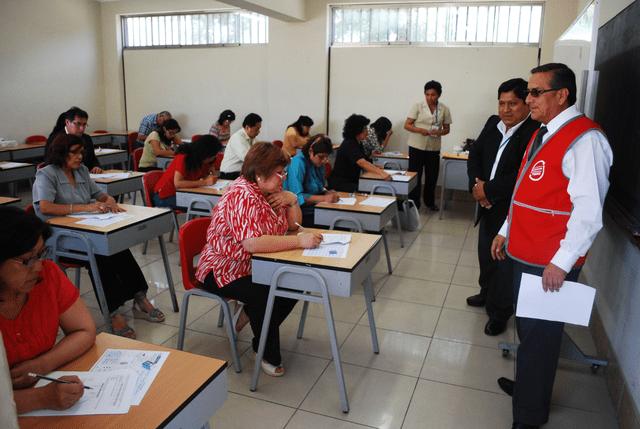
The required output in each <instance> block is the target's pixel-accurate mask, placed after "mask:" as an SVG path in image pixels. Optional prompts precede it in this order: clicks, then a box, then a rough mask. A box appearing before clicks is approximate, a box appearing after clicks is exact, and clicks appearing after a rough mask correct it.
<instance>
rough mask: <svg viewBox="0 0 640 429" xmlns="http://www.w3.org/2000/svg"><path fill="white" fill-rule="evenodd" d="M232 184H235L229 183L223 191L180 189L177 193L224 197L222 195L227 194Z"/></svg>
mask: <svg viewBox="0 0 640 429" xmlns="http://www.w3.org/2000/svg"><path fill="white" fill-rule="evenodd" d="M231 183H233V182H229V184H228V185H226V186H225V187H224V188H222V189H213V188H178V189H176V192H186V193H188V194H200V195H216V196H220V195H222V194H224V193H225V192H226V190H227V188H228V187H229V185H231Z"/></svg>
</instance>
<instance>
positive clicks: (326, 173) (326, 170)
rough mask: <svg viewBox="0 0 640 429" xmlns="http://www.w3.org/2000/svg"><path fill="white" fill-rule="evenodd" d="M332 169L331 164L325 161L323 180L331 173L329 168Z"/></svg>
mask: <svg viewBox="0 0 640 429" xmlns="http://www.w3.org/2000/svg"><path fill="white" fill-rule="evenodd" d="M332 169H333V167H332V166H331V163H330V162H325V163H324V178H325V180H326V179H328V178H329V176H330V175H331V170H332Z"/></svg>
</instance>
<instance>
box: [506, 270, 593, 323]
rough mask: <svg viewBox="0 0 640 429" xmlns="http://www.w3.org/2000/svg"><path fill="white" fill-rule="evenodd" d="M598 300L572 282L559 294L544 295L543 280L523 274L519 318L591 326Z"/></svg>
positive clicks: (588, 290)
mask: <svg viewBox="0 0 640 429" xmlns="http://www.w3.org/2000/svg"><path fill="white" fill-rule="evenodd" d="M595 296H596V290H595V289H594V288H592V287H589V286H586V285H583V284H580V283H576V282H569V281H565V282H564V283H562V287H561V288H560V291H559V292H545V291H544V289H542V277H539V276H534V275H533V274H527V273H524V274H522V280H521V282H520V293H519V294H518V306H517V308H516V316H518V317H529V318H533V319H542V320H550V321H555V322H565V323H571V324H574V325H581V326H589V318H590V317H591V309H592V308H593V301H594V299H595Z"/></svg>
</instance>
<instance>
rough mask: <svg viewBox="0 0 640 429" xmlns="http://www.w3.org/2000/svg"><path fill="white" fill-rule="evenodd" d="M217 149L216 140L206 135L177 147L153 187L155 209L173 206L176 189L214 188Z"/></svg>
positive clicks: (174, 204) (218, 142)
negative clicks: (169, 162)
mask: <svg viewBox="0 0 640 429" xmlns="http://www.w3.org/2000/svg"><path fill="white" fill-rule="evenodd" d="M221 148H222V145H221V144H220V141H219V140H218V139H217V138H216V137H214V136H212V135H210V134H207V135H204V136H202V137H200V138H199V139H198V140H196V141H194V142H193V143H190V144H185V145H182V146H180V147H179V148H178V151H177V154H176V157H175V158H173V161H171V164H169V167H167V170H166V171H165V172H164V174H163V175H162V178H161V179H160V180H159V181H158V183H156V186H155V188H154V194H153V201H154V202H155V204H156V207H175V206H176V189H179V188H200V187H202V186H211V185H215V183H216V182H217V181H218V176H214V174H213V173H214V172H215V169H214V167H213V163H214V162H215V160H216V155H217V154H218V152H220V149H221Z"/></svg>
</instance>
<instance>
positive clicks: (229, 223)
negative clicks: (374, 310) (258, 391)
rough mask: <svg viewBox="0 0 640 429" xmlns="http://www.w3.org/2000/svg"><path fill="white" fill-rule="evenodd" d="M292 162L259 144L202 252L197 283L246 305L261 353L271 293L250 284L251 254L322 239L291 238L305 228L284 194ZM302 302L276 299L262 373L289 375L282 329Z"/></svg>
mask: <svg viewBox="0 0 640 429" xmlns="http://www.w3.org/2000/svg"><path fill="white" fill-rule="evenodd" d="M287 165H289V156H288V155H287V154H286V153H284V152H283V151H282V149H280V148H279V147H277V146H274V145H272V144H271V143H256V144H254V145H253V146H252V147H251V149H249V152H247V155H246V157H245V159H244V163H243V164H242V171H241V173H240V177H239V178H238V179H236V181H235V182H233V183H232V184H231V185H229V188H227V191H226V192H225V193H224V195H222V197H221V198H220V200H219V201H218V204H217V205H216V206H215V207H214V209H213V212H212V213H211V225H210V226H209V229H208V230H207V244H206V245H205V246H204V248H203V249H202V253H201V254H200V260H199V262H198V269H197V271H196V278H197V279H198V280H199V281H200V282H201V283H202V286H203V288H204V289H206V290H207V291H209V292H212V293H215V294H216V295H219V296H221V297H224V298H229V299H237V300H238V301H241V302H243V303H244V311H245V313H246V315H247V316H248V317H249V323H250V324H251V330H252V331H253V335H254V337H253V351H254V352H256V351H257V350H258V344H259V343H260V333H261V331H262V321H263V320H264V313H265V311H266V307H267V298H268V296H269V287H268V286H265V285H260V284H255V283H253V281H252V278H251V254H252V253H256V252H279V251H282V250H290V249H299V248H304V249H311V248H315V247H317V246H318V245H319V244H320V241H322V236H321V235H320V234H316V233H313V234H310V233H305V234H300V235H296V234H290V235H284V234H285V233H286V232H287V231H294V230H296V229H298V226H297V225H296V222H298V223H300V222H302V212H301V211H300V206H298V197H297V196H296V195H295V194H294V193H292V192H289V191H283V190H282V182H283V181H284V178H285V176H286V175H287V173H286V170H285V167H286V166H287ZM296 303H297V301H296V300H292V299H287V298H276V300H275V303H274V306H273V317H272V318H271V322H270V325H269V331H268V335H267V341H266V348H265V350H264V356H263V358H264V359H263V361H262V370H263V371H264V372H266V373H267V374H268V375H271V376H274V377H279V376H281V375H283V374H284V367H283V366H282V357H281V356H280V332H279V327H280V324H281V323H282V322H283V321H284V320H285V319H286V317H287V316H288V315H289V313H290V312H291V310H292V309H293V307H294V306H295V305H296Z"/></svg>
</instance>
